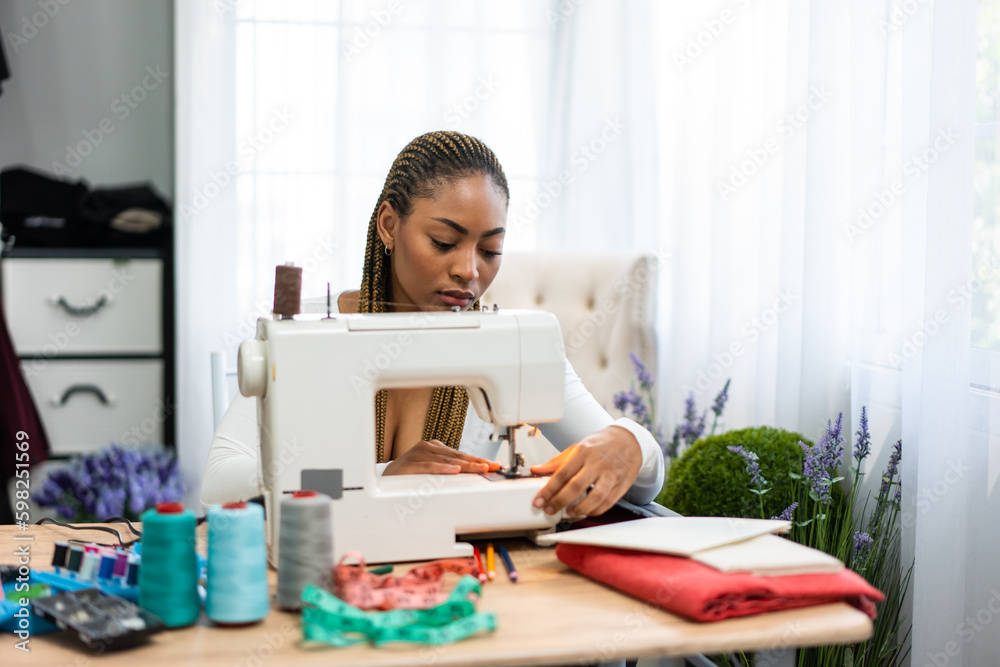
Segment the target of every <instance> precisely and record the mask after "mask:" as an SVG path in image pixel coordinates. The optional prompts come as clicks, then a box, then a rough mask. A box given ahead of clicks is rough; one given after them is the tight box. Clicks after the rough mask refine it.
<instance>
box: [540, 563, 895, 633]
mask: <svg viewBox="0 0 1000 667" xmlns="http://www.w3.org/2000/svg"><path fill="white" fill-rule="evenodd" d="M556 557H557V558H559V560H561V561H562V562H563V563H565V564H566V565H568V566H569V567H571V568H573V569H574V570H576V571H577V572H579V573H580V574H583V575H585V576H587V577H590V578H591V579H596V580H597V581H599V582H601V583H603V584H607V585H608V586H611V587H612V588H617V589H618V590H620V591H624V592H626V593H628V594H630V595H634V596H635V597H637V598H640V599H642V600H645V601H647V602H649V603H651V604H655V605H656V606H658V607H661V608H663V609H666V610H667V611H670V612H673V613H675V614H679V615H681V616H685V617H687V618H690V619H693V620H696V621H721V620H722V619H725V618H734V617H737V616H749V615H751V614H759V613H761V612H765V611H777V610H779V609H796V608H798V607H810V606H813V605H819V604H828V603H830V602H846V603H848V604H850V605H851V606H853V607H856V608H858V609H860V610H861V611H863V612H864V613H865V614H867V615H868V616H869V617H870V618H873V619H874V618H875V603H876V602H880V601H882V599H883V598H884V597H885V596H884V595H882V593H881V592H879V591H878V589H876V588H874V587H873V586H872V585H871V584H869V583H868V582H867V581H865V580H864V578H863V577H861V576H860V575H858V574H857V573H855V572H853V571H851V570H849V569H847V568H844V569H843V570H841V571H840V572H837V573H836V574H829V573H826V574H795V575H787V576H780V577H762V576H759V575H755V574H749V573H746V572H720V571H719V570H716V569H715V568H712V567H709V566H707V565H704V564H702V563H699V562H698V561H694V560H691V559H690V558H681V557H678V556H667V555H665V554H655V553H649V552H645V551H626V550H624V549H609V548H607V547H595V546H588V545H583V544H560V545H559V546H558V547H556Z"/></svg>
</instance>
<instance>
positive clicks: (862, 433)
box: [854, 405, 872, 463]
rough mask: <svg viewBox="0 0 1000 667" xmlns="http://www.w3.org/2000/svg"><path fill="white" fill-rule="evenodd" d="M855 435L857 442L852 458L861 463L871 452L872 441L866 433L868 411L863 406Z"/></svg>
mask: <svg viewBox="0 0 1000 667" xmlns="http://www.w3.org/2000/svg"><path fill="white" fill-rule="evenodd" d="M856 435H857V436H858V440H857V442H856V443H855V445H854V458H856V459H857V460H858V463H861V461H863V460H864V458H865V457H866V456H868V455H869V454H871V451H872V439H871V436H870V435H869V433H868V410H867V408H866V407H865V406H863V405H862V406H861V421H860V423H859V424H858V431H857V433H856Z"/></svg>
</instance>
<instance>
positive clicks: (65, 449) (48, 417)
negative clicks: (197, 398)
mask: <svg viewBox="0 0 1000 667" xmlns="http://www.w3.org/2000/svg"><path fill="white" fill-rule="evenodd" d="M23 364H24V362H23V361H22V365H23ZM25 377H27V380H28V389H29V391H30V392H31V397H32V398H33V399H34V400H35V406H36V407H37V408H38V411H39V413H40V416H41V418H42V423H43V424H45V430H46V433H47V434H48V436H49V443H50V446H51V450H52V454H53V455H59V454H76V453H79V452H89V451H96V450H98V449H102V448H103V447H106V446H107V445H108V444H110V443H111V442H116V443H119V444H123V445H129V444H131V445H137V444H140V443H143V442H156V443H162V442H163V435H164V431H163V426H164V424H165V423H166V421H167V419H169V418H170V413H171V410H170V409H169V408H168V407H167V406H166V404H165V402H164V401H163V400H162V394H163V362H162V361H161V360H159V359H129V360H123V359H108V360H82V359H81V360H78V359H58V360H49V361H47V363H46V364H45V366H44V367H43V368H42V369H41V370H40V371H38V372H36V373H34V374H32V375H29V374H27V373H26V374H25Z"/></svg>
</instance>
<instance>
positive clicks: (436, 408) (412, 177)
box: [358, 131, 510, 463]
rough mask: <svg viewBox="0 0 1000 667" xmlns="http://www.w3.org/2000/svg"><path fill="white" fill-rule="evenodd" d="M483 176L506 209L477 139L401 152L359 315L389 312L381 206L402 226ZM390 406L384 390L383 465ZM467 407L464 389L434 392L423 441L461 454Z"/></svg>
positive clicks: (500, 180)
mask: <svg viewBox="0 0 1000 667" xmlns="http://www.w3.org/2000/svg"><path fill="white" fill-rule="evenodd" d="M480 174H481V175H484V176H488V177H489V178H490V180H491V181H492V182H493V185H494V186H495V187H496V188H497V189H498V190H499V191H500V192H501V193H502V194H503V196H504V201H505V203H506V202H508V201H509V200H510V190H509V188H508V186H507V177H506V176H505V175H504V173H503V168H502V167H501V166H500V162H499V161H497V157H496V155H494V154H493V151H491V150H490V149H489V148H488V147H487V146H486V144H484V143H483V142H482V141H480V140H479V139H476V138H475V137H470V136H468V135H465V134H461V133H459V132H447V131H443V132H428V133H427V134H423V135H421V136H419V137H417V138H416V139H414V140H413V141H411V142H410V143H409V144H407V145H406V147H405V148H403V150H402V151H400V153H399V155H397V156H396V160H395V161H394V162H393V163H392V168H391V169H390V170H389V175H388V176H386V179H385V185H384V186H383V187H382V194H381V195H379V198H378V202H376V204H375V210H374V211H373V212H372V217H371V220H369V222H368V242H367V244H366V246H365V263H364V269H363V273H362V276H361V293H360V295H359V303H358V312H362V313H381V312H385V311H386V302H387V301H388V299H387V293H388V291H389V285H390V277H391V275H392V274H391V261H392V258H391V257H390V256H389V255H387V254H386V252H385V250H386V247H385V244H384V243H383V242H382V237H381V236H379V234H378V225H377V220H378V210H379V207H380V206H381V205H382V202H389V203H390V204H392V207H393V209H395V211H396V213H397V214H398V215H399V217H400V220H406V218H407V217H408V216H409V215H410V214H411V213H412V212H413V200H414V199H415V198H429V197H434V196H435V195H436V194H437V193H438V192H439V191H440V189H441V188H442V187H444V186H446V185H448V184H449V183H452V182H454V181H456V180H458V179H461V178H466V177H468V176H475V175H480ZM472 309H473V310H479V309H480V303H479V301H478V300H477V301H476V302H475V303H474V304H472ZM387 401H388V392H387V391H386V390H384V389H383V390H381V391H379V392H378V393H377V394H376V395H375V448H376V460H377V461H378V462H379V463H382V462H384V459H385V413H386V405H387ZM468 407H469V397H468V394H467V393H466V391H465V388H464V387H435V388H434V393H433V395H432V397H431V407H430V410H428V411H427V420H426V421H425V422H424V430H423V435H422V436H421V438H422V439H423V440H440V441H441V442H443V443H444V444H445V445H448V446H449V447H451V448H453V449H458V446H459V443H460V441H461V439H462V427H463V426H464V425H465V413H466V410H467V409H468Z"/></svg>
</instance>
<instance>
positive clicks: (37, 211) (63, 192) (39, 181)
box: [0, 167, 171, 247]
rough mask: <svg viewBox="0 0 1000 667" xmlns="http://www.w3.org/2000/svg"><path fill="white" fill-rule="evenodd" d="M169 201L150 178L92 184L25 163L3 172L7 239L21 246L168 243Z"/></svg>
mask: <svg viewBox="0 0 1000 667" xmlns="http://www.w3.org/2000/svg"><path fill="white" fill-rule="evenodd" d="M170 221H171V215H170V206H169V205H168V204H167V203H166V202H165V201H164V200H163V198H162V197H160V196H159V195H158V194H157V193H156V191H155V190H153V188H152V187H151V186H150V185H149V184H147V183H135V184H127V185H123V186H119V187H113V188H98V189H93V190H91V188H90V186H89V185H88V184H87V182H86V181H84V180H83V179H80V180H78V181H69V180H62V179H59V178H58V177H55V176H49V175H46V174H43V173H39V172H37V171H35V170H33V169H30V168H26V167H11V168H8V169H4V170H3V171H2V172H0V222H2V223H3V239H4V241H7V240H8V239H9V238H10V237H12V236H13V237H15V238H16V241H17V245H18V246H35V247H146V246H160V245H163V244H164V243H169V238H170V227H171V225H170Z"/></svg>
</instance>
